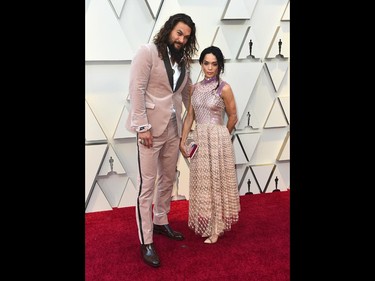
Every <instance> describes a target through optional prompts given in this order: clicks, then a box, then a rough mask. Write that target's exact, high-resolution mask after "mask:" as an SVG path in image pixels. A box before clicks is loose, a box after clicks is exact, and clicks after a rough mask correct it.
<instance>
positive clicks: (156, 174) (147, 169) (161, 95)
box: [126, 13, 198, 267]
mask: <svg viewBox="0 0 375 281" xmlns="http://www.w3.org/2000/svg"><path fill="white" fill-rule="evenodd" d="M197 45H198V43H197V39H196V28H195V23H194V22H193V21H192V19H191V18H190V16H188V15H186V14H183V13H178V14H175V15H172V16H171V17H169V19H168V20H167V21H166V22H165V23H164V26H162V27H161V29H160V31H159V32H158V33H157V34H156V35H155V36H154V38H153V42H152V43H148V44H144V45H142V46H141V47H140V48H139V49H138V51H137V53H136V54H135V57H134V58H133V60H132V64H131V70H130V80H129V81H130V82H129V93H130V105H131V109H130V114H129V117H128V119H127V122H126V127H127V129H128V130H130V131H133V132H135V133H136V134H137V140H138V141H137V149H138V173H139V174H138V180H137V185H138V188H139V192H138V197H137V202H136V208H135V210H136V219H137V226H138V235H139V240H140V242H141V256H142V258H143V260H144V262H145V263H146V264H148V265H151V266H153V267H159V266H160V260H159V257H158V255H157V252H156V249H155V247H154V243H153V233H157V234H162V235H165V236H167V237H168V238H171V239H174V240H183V239H184V236H183V235H182V233H180V232H177V231H174V230H173V229H172V228H171V226H170V225H169V222H168V213H169V210H170V203H171V195H172V190H173V183H174V180H175V175H176V174H175V172H176V166H177V160H178V156H179V141H180V136H181V127H182V120H181V115H182V102H183V103H184V105H185V108H188V106H189V104H188V103H189V93H190V87H191V84H192V81H191V77H190V64H191V62H192V57H193V55H194V54H195V53H196V52H197V51H198V49H197ZM153 203H154V206H153Z"/></svg>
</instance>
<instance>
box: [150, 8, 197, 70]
mask: <svg viewBox="0 0 375 281" xmlns="http://www.w3.org/2000/svg"><path fill="white" fill-rule="evenodd" d="M179 22H183V23H184V24H186V25H187V26H189V27H190V28H191V33H190V36H189V39H188V41H187V42H186V44H185V46H184V47H183V50H184V56H183V57H184V60H185V62H186V65H187V66H189V65H190V63H191V62H192V61H193V56H194V54H195V53H196V52H197V51H198V48H197V46H198V42H197V38H196V29H195V23H194V22H193V20H192V19H191V17H190V16H188V15H186V14H183V13H179V14H175V15H173V16H170V17H169V19H168V20H167V21H166V22H165V23H164V26H162V27H161V29H160V30H159V32H158V33H157V34H155V36H154V39H153V42H154V43H155V44H156V46H157V48H158V52H159V56H160V57H161V58H162V59H163V58H164V56H165V55H167V45H168V40H169V34H170V33H171V31H172V30H173V28H174V27H175V26H176V24H177V23H179Z"/></svg>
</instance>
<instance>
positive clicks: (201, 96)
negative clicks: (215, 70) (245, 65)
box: [188, 77, 240, 237]
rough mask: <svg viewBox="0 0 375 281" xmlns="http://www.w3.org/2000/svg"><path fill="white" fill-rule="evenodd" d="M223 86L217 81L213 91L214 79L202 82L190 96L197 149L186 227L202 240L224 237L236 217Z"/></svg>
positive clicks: (236, 193)
mask: <svg viewBox="0 0 375 281" xmlns="http://www.w3.org/2000/svg"><path fill="white" fill-rule="evenodd" d="M225 84H226V82H225V81H222V80H220V86H219V87H218V89H215V88H216V86H217V79H216V77H214V78H210V79H205V80H202V81H200V82H198V83H196V84H195V86H194V91H193V94H192V96H191V103H192V106H193V108H194V112H195V129H194V131H193V132H192V137H193V139H194V141H195V142H196V143H197V144H198V146H199V149H198V150H197V152H196V154H195V156H194V157H193V158H191V159H190V176H189V177H190V179H189V180H190V189H189V218H188V226H189V228H190V229H192V230H194V232H195V233H196V234H198V235H200V236H202V237H208V236H211V235H212V234H217V235H219V236H221V235H223V234H224V231H228V230H230V229H231V226H232V224H234V223H236V222H238V218H239V211H240V199H239V191H238V187H237V177H236V171H235V158H234V150H233V145H232V142H231V135H230V134H229V131H228V129H227V127H226V124H224V117H225V105H224V101H223V99H222V98H221V97H220V95H221V91H222V88H223V87H224V85H225Z"/></svg>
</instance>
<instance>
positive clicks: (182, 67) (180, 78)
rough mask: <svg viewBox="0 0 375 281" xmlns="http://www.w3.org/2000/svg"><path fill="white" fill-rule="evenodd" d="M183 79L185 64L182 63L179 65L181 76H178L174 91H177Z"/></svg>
mask: <svg viewBox="0 0 375 281" xmlns="http://www.w3.org/2000/svg"><path fill="white" fill-rule="evenodd" d="M184 78H185V62H182V64H181V74H180V77H179V78H178V80H177V84H176V89H175V91H177V89H178V88H179V87H180V86H181V83H182V81H184Z"/></svg>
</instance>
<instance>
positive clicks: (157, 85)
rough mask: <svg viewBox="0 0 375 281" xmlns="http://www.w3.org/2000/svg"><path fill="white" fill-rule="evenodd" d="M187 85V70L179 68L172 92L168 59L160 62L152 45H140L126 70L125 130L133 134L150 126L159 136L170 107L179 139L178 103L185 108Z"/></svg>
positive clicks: (179, 116)
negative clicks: (127, 103)
mask: <svg viewBox="0 0 375 281" xmlns="http://www.w3.org/2000/svg"><path fill="white" fill-rule="evenodd" d="M191 84H192V83H191V78H190V70H189V69H187V68H186V67H182V69H181V75H180V78H179V80H178V81H177V85H176V89H175V91H174V92H173V72H172V67H171V64H170V61H169V58H168V56H166V59H165V60H162V59H161V58H160V57H159V56H158V50H157V48H156V45H155V44H154V43H148V44H145V45H142V46H141V47H140V48H139V49H138V51H137V53H136V55H135V57H134V59H133V61H132V64H131V68H130V79H129V93H130V112H129V116H128V119H127V121H126V128H127V129H128V130H129V131H132V132H136V131H135V129H136V128H138V127H139V126H142V125H147V124H151V126H152V129H151V132H152V135H153V136H154V137H158V136H160V135H161V134H162V133H163V132H164V130H165V129H166V127H167V125H168V122H169V119H170V116H171V108H172V104H173V106H174V108H175V110H176V116H177V129H178V136H181V128H182V120H181V116H182V102H183V103H184V105H185V108H188V105H189V104H188V103H189V91H190V87H191Z"/></svg>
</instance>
